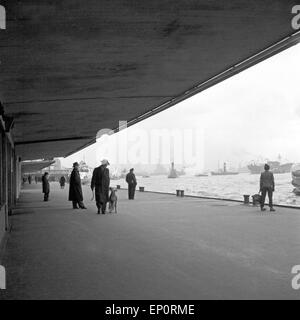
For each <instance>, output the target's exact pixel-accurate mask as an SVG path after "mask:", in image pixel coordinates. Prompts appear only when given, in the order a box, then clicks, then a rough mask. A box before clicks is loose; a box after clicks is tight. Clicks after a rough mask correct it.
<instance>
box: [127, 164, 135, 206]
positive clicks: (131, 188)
mask: <svg viewBox="0 0 300 320" xmlns="http://www.w3.org/2000/svg"><path fill="white" fill-rule="evenodd" d="M133 171H134V169H133V168H131V169H130V170H129V173H127V175H126V182H127V183H128V199H129V200H134V194H135V188H136V185H137V182H136V178H135V174H134V173H133Z"/></svg>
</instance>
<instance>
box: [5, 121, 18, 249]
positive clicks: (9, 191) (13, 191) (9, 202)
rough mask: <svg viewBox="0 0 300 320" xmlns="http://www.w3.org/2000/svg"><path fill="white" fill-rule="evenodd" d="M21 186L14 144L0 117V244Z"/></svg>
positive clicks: (7, 228)
mask: <svg viewBox="0 0 300 320" xmlns="http://www.w3.org/2000/svg"><path fill="white" fill-rule="evenodd" d="M20 186H21V165H20V161H19V159H18V158H17V157H16V153H15V148H14V143H13V140H12V138H11V135H10V132H9V131H7V129H6V127H5V122H4V121H3V119H2V117H1V116H0V243H1V240H2V238H3V236H4V235H5V232H6V231H7V230H9V224H10V223H9V216H10V215H11V213H12V209H13V208H14V206H15V205H16V201H17V199H18V197H19V193H20Z"/></svg>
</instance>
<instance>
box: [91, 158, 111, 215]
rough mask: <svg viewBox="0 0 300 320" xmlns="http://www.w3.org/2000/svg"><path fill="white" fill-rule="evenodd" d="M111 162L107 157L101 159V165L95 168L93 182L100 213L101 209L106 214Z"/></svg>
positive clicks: (92, 187) (92, 186)
mask: <svg viewBox="0 0 300 320" xmlns="http://www.w3.org/2000/svg"><path fill="white" fill-rule="evenodd" d="M108 165H109V162H108V161H107V160H106V159H103V160H102V161H101V165H100V166H99V167H97V168H95V169H94V171H93V177H92V182H91V189H92V192H94V189H95V198H96V205H97V209H98V212H97V213H98V214H100V211H101V213H102V214H105V211H106V204H107V202H108V200H109V184H110V178H109V170H108V168H107V166H108Z"/></svg>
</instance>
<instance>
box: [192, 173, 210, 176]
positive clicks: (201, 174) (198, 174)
mask: <svg viewBox="0 0 300 320" xmlns="http://www.w3.org/2000/svg"><path fill="white" fill-rule="evenodd" d="M195 177H208V174H206V173H197V174H195Z"/></svg>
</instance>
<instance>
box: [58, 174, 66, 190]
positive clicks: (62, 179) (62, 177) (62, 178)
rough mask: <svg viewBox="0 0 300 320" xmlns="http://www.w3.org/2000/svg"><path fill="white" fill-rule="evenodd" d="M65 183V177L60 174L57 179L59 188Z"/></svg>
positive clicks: (62, 187)
mask: <svg viewBox="0 0 300 320" xmlns="http://www.w3.org/2000/svg"><path fill="white" fill-rule="evenodd" d="M65 183H66V178H65V177H64V176H61V177H60V179H59V184H60V188H61V189H64V188H65Z"/></svg>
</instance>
